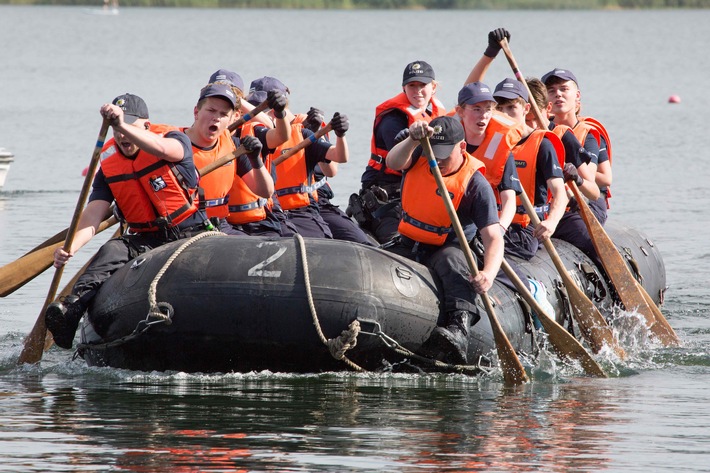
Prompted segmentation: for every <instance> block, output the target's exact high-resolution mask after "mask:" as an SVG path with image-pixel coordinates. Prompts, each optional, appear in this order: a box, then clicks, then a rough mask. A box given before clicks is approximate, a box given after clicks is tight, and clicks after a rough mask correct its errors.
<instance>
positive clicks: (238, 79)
mask: <svg viewBox="0 0 710 473" xmlns="http://www.w3.org/2000/svg"><path fill="white" fill-rule="evenodd" d="M215 82H226V83H227V84H229V85H231V86H234V87H236V88H238V89H239V90H241V91H243V90H244V81H243V80H242V76H240V75H239V74H237V73H236V72H233V71H228V70H227V69H218V70H216V71H215V72H214V73H212V75H211V76H210V80H209V82H208V83H209V84H213V83H215Z"/></svg>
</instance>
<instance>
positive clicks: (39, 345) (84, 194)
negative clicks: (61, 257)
mask: <svg viewBox="0 0 710 473" xmlns="http://www.w3.org/2000/svg"><path fill="white" fill-rule="evenodd" d="M108 128H109V121H108V120H106V119H104V120H103V123H102V124H101V130H99V137H98V139H97V140H96V147H95V148H94V153H93V155H92V156H91V162H90V163H89V169H88V171H87V172H86V178H85V179H84V185H83V186H82V188H81V193H80V194H79V199H78V200H77V202H76V208H75V210H74V215H73V216H72V220H71V224H70V225H69V230H68V231H67V238H66V240H65V241H64V251H70V250H71V245H72V242H73V241H74V235H75V234H76V230H77V227H78V226H79V218H80V217H81V213H82V211H83V209H84V204H85V203H86V199H87V198H88V196H89V190H90V188H91V181H92V179H93V177H94V173H95V172H96V167H97V166H98V164H99V159H100V157H101V149H102V148H103V146H104V140H105V139H106V133H108ZM63 271H64V266H60V267H58V268H56V271H55V272H54V277H53V278H52V283H51V284H50V286H49V291H48V292H47V297H46V299H45V301H44V306H43V307H42V310H41V311H40V314H39V316H38V317H37V321H36V322H35V325H34V327H32V331H31V332H30V333H29V335H28V336H27V338H25V344H24V347H23V349H22V352H21V353H20V358H19V360H18V362H19V363H37V362H38V361H39V360H41V359H42V349H43V348H44V340H45V337H46V335H47V326H46V325H45V322H44V313H45V311H46V310H47V307H48V306H49V304H50V303H51V302H52V301H53V300H54V296H55V294H56V293H57V288H58V287H59V282H60V280H61V279H62V272H63Z"/></svg>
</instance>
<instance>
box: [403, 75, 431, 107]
mask: <svg viewBox="0 0 710 473" xmlns="http://www.w3.org/2000/svg"><path fill="white" fill-rule="evenodd" d="M403 89H404V93H405V94H406V95H407V99H409V103H411V104H412V106H413V107H415V108H424V107H426V106H427V105H428V104H429V102H430V101H431V98H432V97H433V96H434V92H435V91H436V84H435V83H434V81H431V82H429V83H428V84H423V83H421V82H416V81H414V82H409V83H407V84H405V86H404V87H403Z"/></svg>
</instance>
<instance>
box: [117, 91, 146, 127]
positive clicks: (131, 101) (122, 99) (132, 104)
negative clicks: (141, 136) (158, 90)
mask: <svg viewBox="0 0 710 473" xmlns="http://www.w3.org/2000/svg"><path fill="white" fill-rule="evenodd" d="M111 103H112V104H114V105H116V106H118V107H119V108H120V109H121V110H123V121H124V122H126V123H128V124H129V125H130V124H131V123H133V122H135V121H136V120H138V119H139V118H141V119H147V118H148V106H147V105H146V104H145V101H144V100H143V99H142V98H140V97H138V96H137V95H133V94H128V93H126V94H123V95H119V96H118V97H116V98H115V99H113V102H111Z"/></svg>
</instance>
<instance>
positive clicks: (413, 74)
mask: <svg viewBox="0 0 710 473" xmlns="http://www.w3.org/2000/svg"><path fill="white" fill-rule="evenodd" d="M434 79H436V77H435V76H434V69H433V68H432V67H431V66H430V65H429V63H427V62H425V61H414V62H410V63H409V64H407V67H405V68H404V73H403V74H402V86H403V87H404V86H405V85H406V84H409V83H410V82H421V83H422V84H428V83H429V82H431V81H433V80H434Z"/></svg>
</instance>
